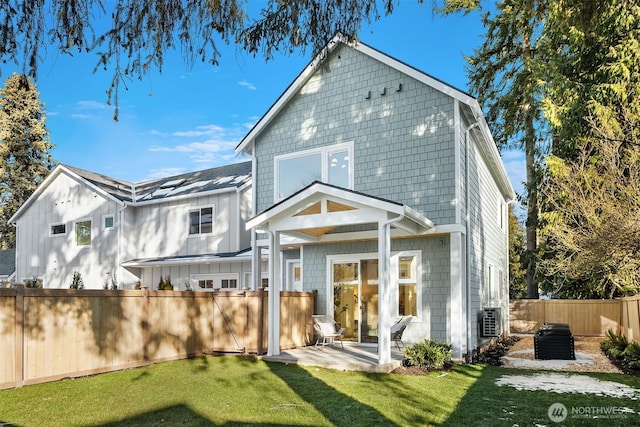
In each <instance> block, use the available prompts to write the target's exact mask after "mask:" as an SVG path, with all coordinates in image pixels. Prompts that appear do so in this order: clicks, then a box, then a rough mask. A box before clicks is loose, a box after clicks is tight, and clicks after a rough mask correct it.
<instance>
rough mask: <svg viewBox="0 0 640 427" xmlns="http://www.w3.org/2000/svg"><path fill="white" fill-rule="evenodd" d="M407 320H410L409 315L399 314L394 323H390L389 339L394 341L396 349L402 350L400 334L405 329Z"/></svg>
mask: <svg viewBox="0 0 640 427" xmlns="http://www.w3.org/2000/svg"><path fill="white" fill-rule="evenodd" d="M409 322H411V316H401V317H400V318H399V319H398V320H397V321H396V323H394V324H393V325H391V341H393V342H395V343H396V346H397V347H398V350H402V348H400V344H402V347H404V343H403V342H402V334H403V333H404V330H405V329H407V325H408V324H409Z"/></svg>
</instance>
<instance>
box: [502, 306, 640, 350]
mask: <svg viewBox="0 0 640 427" xmlns="http://www.w3.org/2000/svg"><path fill="white" fill-rule="evenodd" d="M639 307H640V296H635V297H625V298H620V299H613V300H515V301H511V302H510V303H509V324H510V330H511V332H512V333H534V332H536V331H537V330H538V328H539V327H540V326H542V324H543V323H568V324H569V326H570V328H571V332H572V333H573V334H574V335H592V336H604V335H605V334H606V333H607V331H608V330H609V329H611V330H613V331H614V332H616V333H621V334H623V335H625V336H626V337H627V338H628V339H629V340H632V341H633V340H635V341H638V340H640V318H639V317H638V315H639V312H640V310H639Z"/></svg>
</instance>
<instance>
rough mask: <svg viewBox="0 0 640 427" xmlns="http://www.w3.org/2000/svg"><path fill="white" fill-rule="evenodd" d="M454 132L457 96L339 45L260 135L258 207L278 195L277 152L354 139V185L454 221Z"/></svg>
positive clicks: (444, 221) (431, 216) (436, 219)
mask: <svg viewBox="0 0 640 427" xmlns="http://www.w3.org/2000/svg"><path fill="white" fill-rule="evenodd" d="M399 84H402V90H401V91H399V92H397V91H396V88H397V87H398V85H399ZM383 88H386V94H385V95H381V92H382V89H383ZM316 89H317V90H316ZM369 92H370V93H371V97H370V99H366V96H367V94H368V93H369ZM453 139H454V101H453V99H452V98H451V97H449V96H447V95H445V94H443V93H441V92H439V91H437V90H435V89H433V88H431V87H428V86H426V85H424V84H422V83H420V82H418V81H416V80H414V79H412V78H410V77H408V76H406V75H404V74H402V73H400V72H399V71H397V70H395V69H393V68H391V67H388V66H386V65H384V64H382V63H380V62H378V61H376V60H374V59H372V58H370V57H369V56H367V55H364V54H362V53H360V52H358V51H356V50H353V49H351V48H348V47H345V46H341V47H340V48H338V49H337V50H336V51H335V52H334V53H333V54H332V55H331V57H330V58H329V60H328V62H327V66H326V67H321V68H320V69H319V70H318V71H317V72H316V74H315V75H314V76H313V77H312V78H311V80H310V81H309V83H307V85H305V86H304V87H303V88H302V90H301V91H300V92H299V93H298V94H297V95H296V96H294V97H293V99H292V100H291V101H290V102H289V103H288V105H287V106H286V107H285V108H284V109H283V111H281V112H280V114H279V116H278V117H277V118H276V119H275V120H273V121H272V122H271V124H270V125H269V126H267V127H266V129H265V131H264V132H263V133H262V134H261V135H260V137H259V139H258V140H257V141H256V157H257V176H256V180H255V183H256V185H258V189H257V193H256V194H257V197H258V199H257V209H258V212H261V211H263V210H265V209H267V208H268V207H269V206H271V205H272V204H273V202H274V199H273V194H274V189H273V186H274V182H273V181H274V177H273V174H274V157H275V156H278V155H281V154H285V153H292V152H296V151H302V150H308V149H311V148H317V147H324V146H328V145H331V144H336V143H342V142H349V141H353V142H354V145H355V150H354V151H355V152H354V176H355V182H354V185H355V187H354V189H355V190H357V191H361V192H363V193H366V194H371V195H374V196H378V197H383V198H386V199H390V200H394V201H397V202H401V203H404V204H407V205H408V206H411V207H412V208H414V209H416V210H418V211H419V212H420V213H422V214H423V215H425V216H426V217H428V218H429V219H431V220H432V221H434V222H435V223H436V224H447V223H452V222H454V221H455V206H454V203H452V201H453V199H454V198H455V180H454V173H455V172H454V168H453V162H454V149H455V147H454V144H453Z"/></svg>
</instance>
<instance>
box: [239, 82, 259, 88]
mask: <svg viewBox="0 0 640 427" xmlns="http://www.w3.org/2000/svg"><path fill="white" fill-rule="evenodd" d="M238 84H239V85H240V86H244V87H246V88H247V89H249V90H256V87H255V86H254V85H253V83H249V82H248V81H246V80H242V81H239V82H238Z"/></svg>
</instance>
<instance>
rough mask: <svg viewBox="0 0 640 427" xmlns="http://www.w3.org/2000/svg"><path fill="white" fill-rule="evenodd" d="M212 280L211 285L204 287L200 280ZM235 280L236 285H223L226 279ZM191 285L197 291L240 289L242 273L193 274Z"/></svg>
mask: <svg viewBox="0 0 640 427" xmlns="http://www.w3.org/2000/svg"><path fill="white" fill-rule="evenodd" d="M209 280H210V281H211V287H208V288H203V287H201V286H200V281H209ZM230 280H235V282H236V286H235V287H228V286H227V287H223V285H224V281H230ZM191 286H192V287H193V289H194V290H196V291H197V292H213V291H239V290H240V289H241V287H240V273H209V274H193V275H191Z"/></svg>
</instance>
